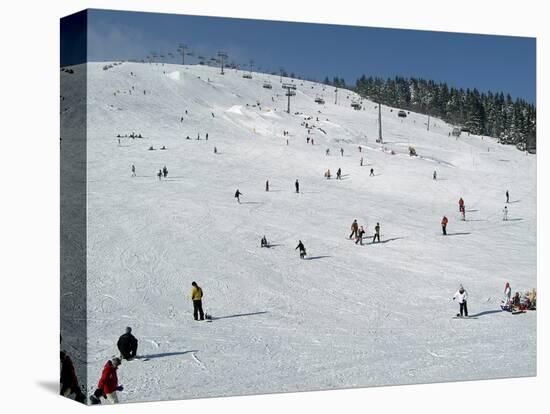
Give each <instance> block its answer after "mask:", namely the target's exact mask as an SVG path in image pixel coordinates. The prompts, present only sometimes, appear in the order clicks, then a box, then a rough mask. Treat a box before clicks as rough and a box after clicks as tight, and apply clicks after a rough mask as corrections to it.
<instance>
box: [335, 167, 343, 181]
mask: <svg viewBox="0 0 550 414" xmlns="http://www.w3.org/2000/svg"><path fill="white" fill-rule="evenodd" d="M336 179H337V180H341V179H342V169H341V168H338V171H336Z"/></svg>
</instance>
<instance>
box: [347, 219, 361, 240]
mask: <svg viewBox="0 0 550 414" xmlns="http://www.w3.org/2000/svg"><path fill="white" fill-rule="evenodd" d="M358 231H359V224H357V219H355V220H353V223H351V234H350V235H349V238H350V239H351V238H352V237H353V236H355V238H357V232H358Z"/></svg>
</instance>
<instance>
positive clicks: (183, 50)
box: [178, 43, 187, 65]
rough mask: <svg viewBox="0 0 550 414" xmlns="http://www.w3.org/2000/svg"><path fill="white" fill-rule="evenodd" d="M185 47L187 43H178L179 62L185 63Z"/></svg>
mask: <svg viewBox="0 0 550 414" xmlns="http://www.w3.org/2000/svg"><path fill="white" fill-rule="evenodd" d="M186 49H187V45H186V44H184V43H180V44H179V45H178V52H180V53H181V64H182V65H185V50H186Z"/></svg>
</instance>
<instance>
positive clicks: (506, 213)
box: [502, 206, 508, 221]
mask: <svg viewBox="0 0 550 414" xmlns="http://www.w3.org/2000/svg"><path fill="white" fill-rule="evenodd" d="M502 214H503V216H502V220H504V221H508V206H504V209H503V210H502Z"/></svg>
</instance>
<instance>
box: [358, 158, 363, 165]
mask: <svg viewBox="0 0 550 414" xmlns="http://www.w3.org/2000/svg"><path fill="white" fill-rule="evenodd" d="M359 165H360V166H361V167H362V166H363V157H361V161H360V163H359Z"/></svg>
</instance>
